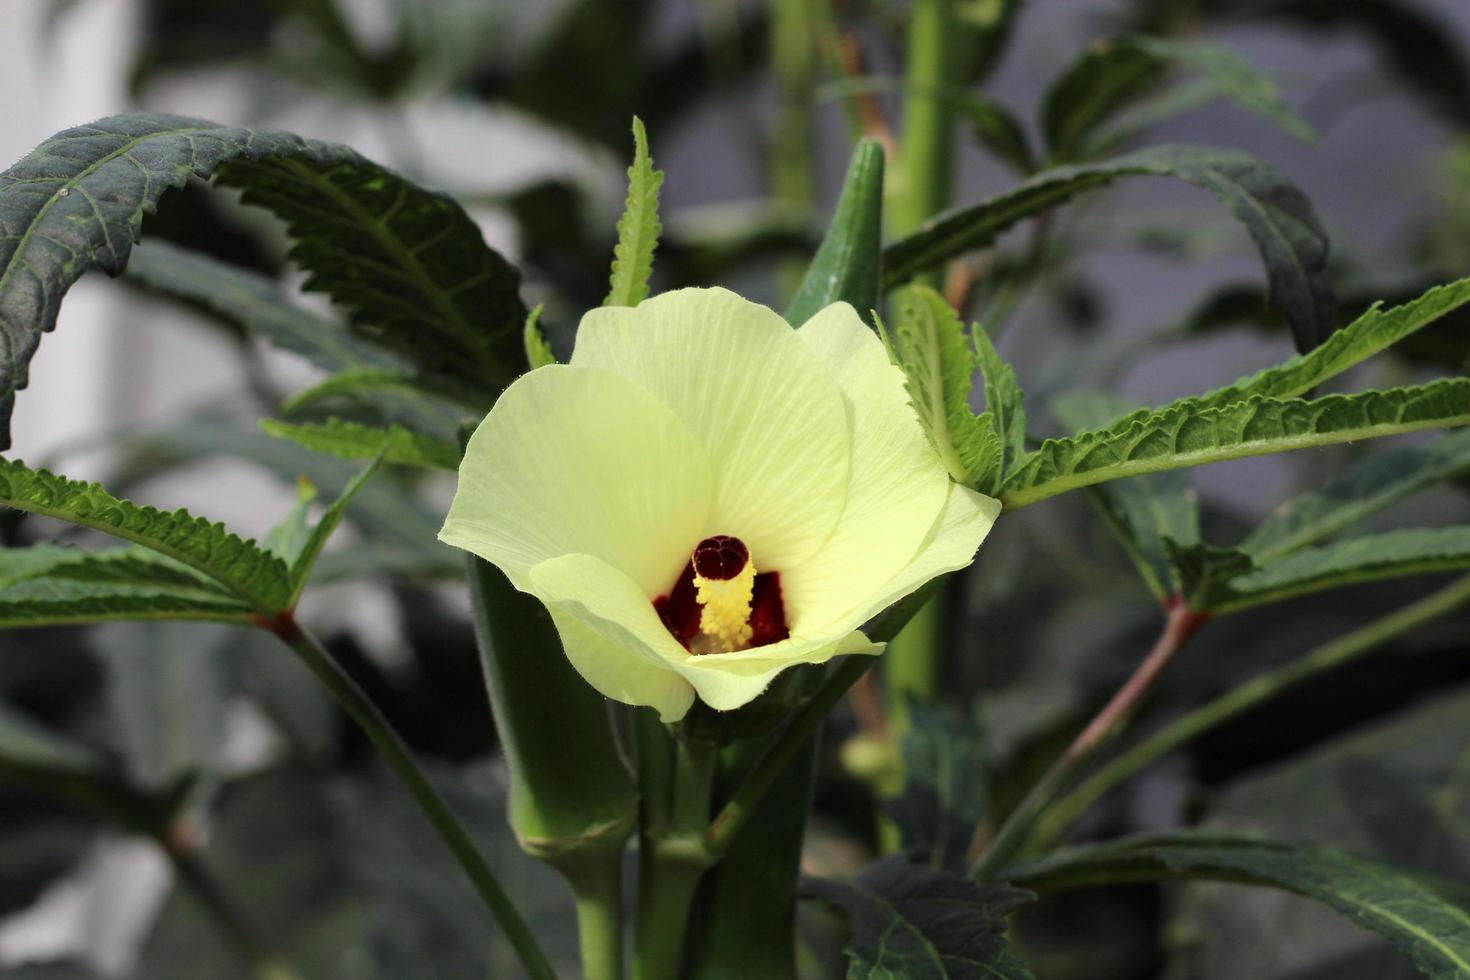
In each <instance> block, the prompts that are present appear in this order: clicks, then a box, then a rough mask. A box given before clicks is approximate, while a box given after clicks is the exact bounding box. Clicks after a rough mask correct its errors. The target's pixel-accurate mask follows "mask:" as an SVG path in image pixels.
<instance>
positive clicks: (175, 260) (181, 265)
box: [125, 241, 395, 371]
mask: <svg viewBox="0 0 1470 980" xmlns="http://www.w3.org/2000/svg"><path fill="white" fill-rule="evenodd" d="M125 275H126V279H127V281H128V282H130V283H132V284H134V285H136V286H139V287H141V288H143V289H145V290H147V291H149V292H152V293H157V294H159V295H161V296H167V297H169V298H171V299H174V300H177V301H179V302H182V303H184V304H186V305H188V306H190V307H192V308H194V309H196V310H199V311H201V312H203V313H206V314H208V315H209V316H212V317H215V318H217V319H219V320H221V321H223V322H225V323H227V324H230V325H231V326H234V327H238V328H239V329H241V330H244V331H247V332H249V333H251V334H253V335H255V336H258V337H261V338H262V339H264V340H266V341H267V342H269V343H271V344H273V345H274V346H276V347H279V348H281V349H282V350H288V351H291V352H292V353H296V354H301V355H302V356H304V357H305V358H307V359H308V360H309V361H311V362H312V363H313V364H316V365H317V366H319V367H323V368H326V369H327V370H329V371H342V370H347V369H352V368H367V367H383V368H387V367H391V366H393V365H394V363H395V361H394V359H393V358H392V357H391V356H390V355H389V354H388V353H387V352H386V351H381V350H378V349H376V348H374V347H370V346H368V345H366V344H364V343H362V342H361V341H359V340H358V339H356V338H355V337H353V336H352V335H351V334H349V333H348V332H347V331H346V330H345V329H343V328H342V327H341V326H339V325H338V324H337V323H336V322H334V321H332V320H330V319H327V318H326V317H322V316H318V315H317V314H315V313H312V312H311V311H309V310H306V309H304V308H302V307H301V306H299V305H297V304H295V303H293V302H291V301H290V300H289V299H287V298H286V297H285V296H284V295H283V292H282V288H281V286H280V284H279V283H277V282H276V281H275V280H274V279H271V278H270V277H268V276H263V275H261V274H260V273H258V272H253V271H251V270H249V269H242V268H240V267H238V266H233V265H230V264H229V263H228V262H221V261H220V260H219V259H215V258H210V257H209V256H207V255H204V254H202V253H200V252H194V251H191V250H189V249H186V248H180V247H179V246H177V245H172V244H170V243H168V242H165V241H157V242H149V243H148V244H146V245H139V246H137V247H136V248H134V249H133V252H132V255H131V256H129V258H128V267H127V272H126V274H125Z"/></svg>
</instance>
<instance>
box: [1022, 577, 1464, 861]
mask: <svg viewBox="0 0 1470 980" xmlns="http://www.w3.org/2000/svg"><path fill="white" fill-rule="evenodd" d="M1466 603H1470V576H1464V577H1461V578H1458V579H1455V580H1454V581H1453V582H1451V583H1450V584H1449V585H1447V586H1445V587H1444V588H1443V589H1440V590H1439V591H1437V592H1433V593H1431V594H1430V595H1428V596H1426V597H1424V598H1423V599H1420V600H1419V601H1417V602H1414V603H1411V604H1410V605H1408V606H1405V607H1404V608H1402V609H1399V610H1397V611H1396V612H1393V613H1391V614H1389V615H1387V616H1384V617H1383V618H1382V619H1378V620H1375V621H1374V622H1372V623H1369V624H1368V625H1367V626H1364V627H1362V628H1360V629H1357V630H1354V631H1353V632H1351V633H1348V634H1347V635H1345V636H1341V637H1339V638H1337V639H1335V640H1332V641H1331V642H1329V643H1324V644H1323V645H1321V646H1319V647H1317V648H1316V649H1314V650H1312V651H1311V652H1310V653H1308V654H1306V655H1305V656H1303V657H1300V658H1298V659H1296V660H1292V661H1291V662H1290V663H1287V664H1284V665H1282V666H1281V667H1278V668H1276V669H1275V670H1272V671H1268V672H1267V673H1264V674H1262V675H1260V676H1259V677H1256V678H1254V679H1253V680H1250V681H1248V682H1246V683H1245V684H1242V685H1240V686H1239V687H1236V688H1233V689H1231V690H1229V691H1227V692H1226V693H1224V694H1222V695H1220V696H1219V697H1218V698H1215V699H1214V700H1213V701H1210V702H1209V703H1207V704H1204V705H1201V706H1200V707H1198V708H1196V709H1194V710H1193V711H1191V712H1189V713H1188V714H1186V715H1183V716H1181V717H1179V718H1177V719H1175V720H1174V721H1172V722H1170V723H1169V724H1167V725H1165V726H1164V727H1163V728H1161V729H1159V730H1158V731H1157V732H1155V733H1154V734H1153V735H1151V736H1149V737H1148V738H1147V739H1145V740H1143V741H1142V742H1140V743H1138V744H1137V745H1136V746H1134V747H1133V748H1131V749H1129V750H1128V751H1127V752H1124V753H1123V754H1122V755H1120V756H1118V757H1117V758H1116V759H1114V760H1113V761H1112V762H1110V763H1108V764H1107V765H1106V766H1104V767H1103V768H1101V769H1099V770H1098V771H1097V772H1096V773H1095V774H1093V775H1092V776H1091V777H1089V778H1088V779H1087V780H1086V781H1084V782H1083V783H1082V784H1081V785H1080V786H1078V787H1077V788H1076V789H1074V790H1072V791H1071V792H1070V793H1068V794H1067V795H1066V796H1064V797H1062V798H1061V799H1059V800H1058V801H1057V802H1056V805H1054V806H1052V807H1050V808H1048V810H1047V812H1046V815H1045V817H1044V818H1042V820H1041V821H1040V822H1039V823H1038V824H1037V825H1036V829H1035V831H1034V832H1033V833H1032V835H1031V839H1030V841H1029V843H1028V847H1027V849H1028V850H1031V849H1036V848H1040V847H1044V846H1046V845H1049V844H1051V843H1052V842H1054V841H1056V840H1057V839H1059V838H1060V837H1061V836H1062V835H1063V834H1064V833H1066V831H1067V828H1069V827H1070V826H1071V825H1072V824H1073V823H1074V822H1075V821H1076V820H1077V818H1078V817H1080V816H1082V814H1083V813H1084V812H1086V811H1087V809H1088V808H1089V807H1091V806H1092V805H1093V804H1094V803H1096V802H1097V801H1098V800H1100V799H1101V798H1102V797H1103V796H1105V795H1106V794H1107V793H1108V792H1109V791H1110V790H1112V789H1113V788H1114V787H1116V786H1118V785H1119V784H1121V783H1123V782H1125V781H1126V780H1128V779H1130V778H1131V777H1133V776H1134V775H1136V774H1137V773H1139V772H1140V771H1142V770H1143V769H1146V768H1147V767H1148V766H1150V765H1151V764H1153V763H1154V762H1156V761H1157V760H1158V759H1160V758H1162V757H1163V756H1165V755H1168V754H1169V753H1170V752H1172V751H1174V750H1175V749H1177V748H1179V747H1180V746H1181V745H1184V744H1185V743H1187V742H1189V741H1191V740H1192V739H1194V738H1197V737H1199V736H1200V735H1201V734H1203V733H1204V732H1207V731H1209V730H1210V729H1212V728H1215V727H1217V726H1219V725H1221V724H1224V723H1225V722H1227V721H1229V720H1231V719H1232V718H1238V717H1239V716H1241V715H1243V714H1245V713H1246V712H1248V711H1250V710H1252V709H1254V708H1256V707H1257V706H1259V705H1261V704H1264V703H1265V702H1267V701H1270V700H1271V699H1273V698H1276V697H1279V696H1280V695H1281V694H1283V693H1285V692H1286V691H1289V690H1291V689H1292V688H1295V687H1297V686H1299V685H1301V684H1303V683H1304V682H1306V681H1308V680H1310V679H1312V678H1314V677H1317V676H1319V675H1321V674H1324V673H1326V672H1328V671H1331V670H1336V669H1337V668H1338V667H1341V666H1343V665H1344V664H1348V663H1351V662H1353V661H1355V660H1357V659H1359V658H1361V657H1363V656H1365V655H1367V654H1369V653H1373V652H1375V651H1377V650H1380V649H1381V648H1382V647H1383V645H1384V644H1385V643H1387V642H1389V641H1390V640H1393V639H1396V638H1397V637H1399V636H1402V635H1403V634H1405V633H1407V632H1409V631H1410V630H1413V629H1417V628H1418V627H1420V626H1422V625H1424V624H1425V623H1428V622H1430V621H1432V620H1435V619H1439V618H1440V617H1442V616H1447V615H1449V614H1450V613H1452V612H1454V611H1455V610H1456V609H1459V608H1461V607H1462V606H1464V605H1465V604H1466Z"/></svg>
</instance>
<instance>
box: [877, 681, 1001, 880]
mask: <svg viewBox="0 0 1470 980" xmlns="http://www.w3.org/2000/svg"><path fill="white" fill-rule="evenodd" d="M908 712H909V714H908V717H909V727H908V728H907V729H906V730H905V731H904V733H903V735H902V737H901V739H900V741H899V747H900V749H901V751H902V752H903V778H904V786H903V793H902V795H900V796H899V797H897V798H896V799H893V800H889V801H887V802H886V803H885V804H884V810H885V811H886V812H887V814H888V816H889V818H890V819H892V820H893V822H894V823H895V824H896V825H897V826H898V830H899V836H900V838H901V840H902V841H903V846H904V849H905V850H906V851H911V852H916V853H917V854H918V855H921V856H922V860H923V861H924V862H925V863H926V864H928V866H929V867H931V868H935V869H939V868H948V869H950V870H963V869H964V867H965V864H966V856H967V852H968V851H969V848H970V842H971V840H972V839H973V838H974V835H975V828H976V827H978V826H979V825H980V821H981V820H983V819H984V818H985V815H986V811H987V808H988V806H989V802H990V799H989V793H988V791H987V789H988V788H987V783H986V780H987V776H988V769H989V761H990V760H989V759H988V758H987V756H986V752H985V742H984V739H983V738H982V737H981V734H980V732H979V731H978V730H977V729H976V728H975V726H974V725H972V724H970V723H968V722H965V721H962V720H960V719H959V718H956V717H954V716H952V715H951V714H949V713H948V712H946V711H944V710H943V709H942V708H941V707H940V706H939V705H937V704H935V703H933V702H932V701H928V700H926V699H923V698H917V697H909V699H908Z"/></svg>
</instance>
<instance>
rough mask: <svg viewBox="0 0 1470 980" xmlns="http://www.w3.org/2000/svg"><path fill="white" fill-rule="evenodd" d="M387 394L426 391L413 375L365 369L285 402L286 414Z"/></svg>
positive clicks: (344, 374)
mask: <svg viewBox="0 0 1470 980" xmlns="http://www.w3.org/2000/svg"><path fill="white" fill-rule="evenodd" d="M383 392H406V393H408V394H411V395H414V396H422V395H423V394H424V388H423V386H422V384H421V383H420V382H419V381H418V380H417V379H415V378H414V377H413V376H412V375H408V374H404V373H403V372H402V371H394V370H391V369H388V368H376V367H361V368H349V369H348V370H346V371H341V372H338V373H337V374H334V375H332V376H331V377H329V378H326V379H325V380H323V381H319V382H317V383H316V384H314V385H312V386H311V387H310V388H306V389H303V390H302V391H298V392H297V393H296V394H294V395H292V396H291V397H289V398H287V399H286V400H285V401H283V402H281V411H282V412H284V413H286V414H288V415H289V414H292V413H294V412H300V411H302V410H303V409H306V408H311V407H314V406H316V405H318V404H320V403H321V402H324V401H327V400H329V399H333V398H353V397H356V396H359V395H374V394H382V393H383Z"/></svg>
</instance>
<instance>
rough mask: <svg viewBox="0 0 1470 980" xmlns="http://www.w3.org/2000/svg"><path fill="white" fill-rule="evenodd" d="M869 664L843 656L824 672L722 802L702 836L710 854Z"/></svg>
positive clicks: (723, 847)
mask: <svg viewBox="0 0 1470 980" xmlns="http://www.w3.org/2000/svg"><path fill="white" fill-rule="evenodd" d="M871 666H872V663H871V662H870V661H869V660H868V659H867V658H866V657H859V656H853V657H847V658H844V660H843V661H842V663H841V664H839V665H838V666H837V667H836V668H835V669H834V670H833V671H832V672H831V673H829V674H828V675H827V679H826V680H824V681H823V682H822V686H821V687H820V688H818V689H817V693H815V694H813V695H812V696H811V698H810V699H809V700H808V701H807V702H806V704H804V705H802V707H801V710H800V711H799V712H797V713H796V715H795V716H794V717H793V718H792V719H791V721H789V722H787V724H786V727H785V728H784V729H782V731H781V735H780V737H779V738H777V739H776V741H775V742H774V743H772V745H771V747H770V748H769V749H767V750H766V753H765V754H764V755H762V756H761V758H760V761H759V762H757V763H756V764H755V766H754V768H752V769H751V771H750V775H749V776H747V777H745V781H744V782H743V783H741V784H740V788H739V789H737V790H736V791H735V795H734V796H732V797H730V802H728V803H726V804H725V806H724V808H723V809H721V810H720V813H719V816H717V817H715V819H714V821H713V822H711V823H710V825H709V829H708V830H707V831H706V832H705V835H704V845H705V847H706V848H708V849H709V851H710V852H711V853H712V854H714V855H716V856H718V855H721V854H724V853H725V851H727V850H729V847H730V844H731V843H732V842H733V841H734V840H735V837H736V835H738V834H739V833H740V831H741V829H742V828H744V827H745V824H746V822H747V821H749V820H750V815H751V814H752V813H754V812H755V809H756V807H758V806H759V805H760V802H761V800H762V799H764V798H765V795H766V793H767V792H768V791H769V790H770V788H771V786H772V784H774V783H775V782H776V779H777V777H779V776H780V775H781V773H782V772H783V771H784V770H785V769H786V767H787V766H788V765H790V763H791V760H792V759H794V758H796V754H797V752H799V751H800V750H801V747H802V745H804V744H805V743H806V740H807V739H808V738H809V737H810V736H811V735H812V733H813V732H815V731H816V730H817V728H818V727H820V726H821V724H822V720H823V719H825V718H826V717H827V714H828V713H829V712H830V711H831V710H832V708H833V707H834V706H836V704H837V702H838V701H840V700H842V696H843V695H844V694H846V693H847V689H848V688H850V687H852V686H853V685H854V684H856V683H857V681H858V678H859V677H862V676H863V674H864V673H866V672H867V670H868V668H869V667H871Z"/></svg>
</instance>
